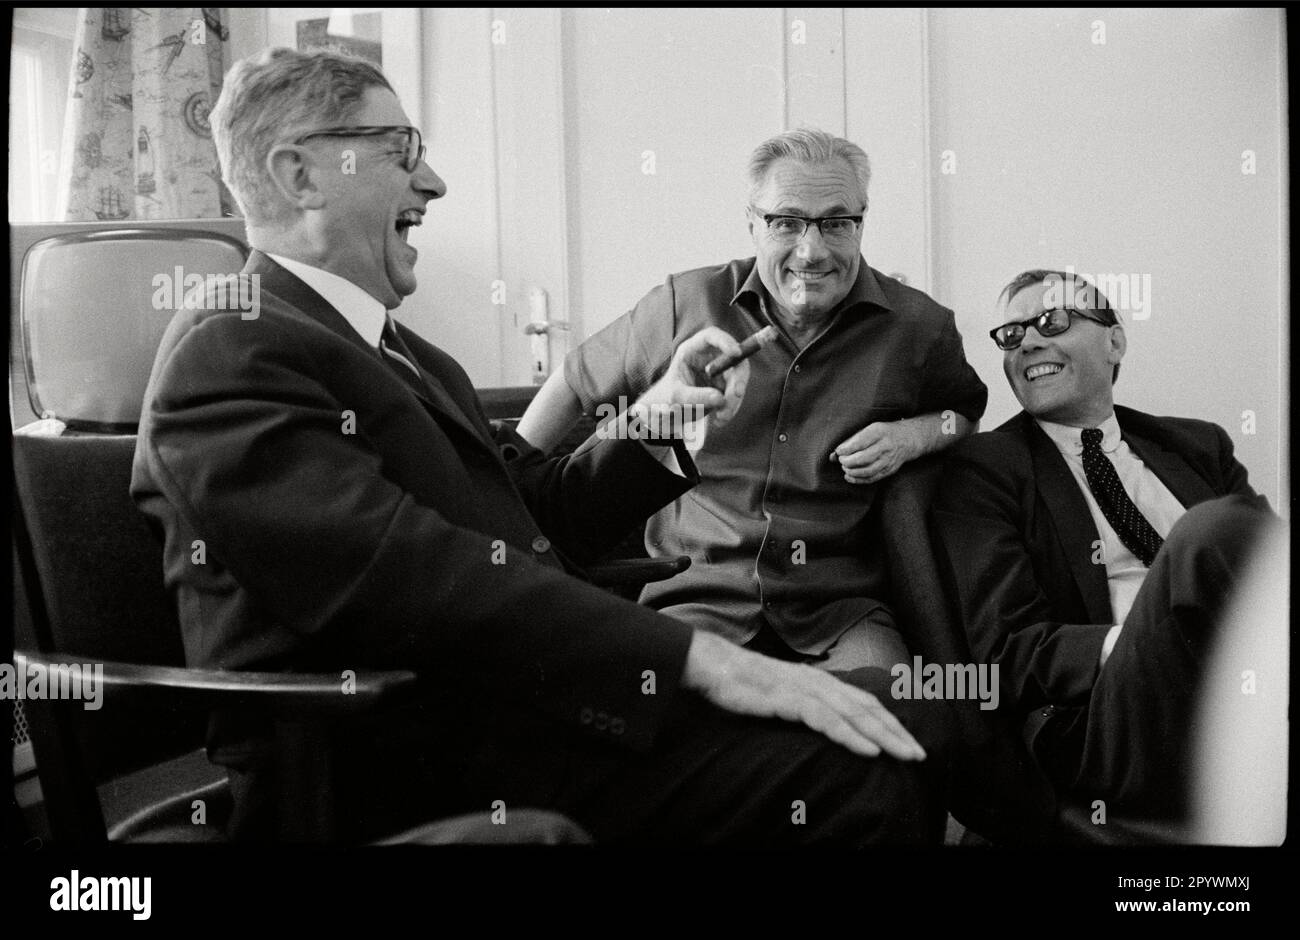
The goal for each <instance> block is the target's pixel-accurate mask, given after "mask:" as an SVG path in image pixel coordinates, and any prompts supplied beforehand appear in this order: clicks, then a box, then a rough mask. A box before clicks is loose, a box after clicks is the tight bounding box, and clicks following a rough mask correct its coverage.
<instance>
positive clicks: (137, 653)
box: [13, 435, 205, 781]
mask: <svg viewBox="0 0 1300 940" xmlns="http://www.w3.org/2000/svg"><path fill="white" fill-rule="evenodd" d="M13 446H14V499H15V507H14V530H15V531H14V535H15V542H16V547H17V549H18V561H19V566H20V569H21V570H22V572H23V575H24V578H25V582H26V583H25V587H26V593H27V600H28V603H29V609H30V611H31V618H30V631H31V635H30V636H22V635H20V636H18V637H17V638H16V639H17V640H18V645H19V647H21V648H29V649H34V650H35V651H38V652H41V653H45V654H48V655H58V656H60V657H63V658H65V659H66V661H67V662H70V663H87V664H90V663H94V662H102V661H105V660H108V661H117V662H128V663H143V664H151V665H161V666H183V665H184V664H185V656H184V651H183V648H182V645H181V632H180V626H179V623H178V621H177V616H176V611H175V608H174V605H173V604H172V602H171V599H170V598H169V596H168V594H167V592H166V590H165V588H164V585H163V577H162V571H163V566H162V547H161V545H160V544H159V542H158V540H157V539H155V537H154V534H153V533H152V532H151V531H150V529H149V525H148V522H147V521H146V519H145V517H144V516H143V515H142V514H141V513H140V512H139V511H138V510H137V509H136V507H135V504H134V502H133V501H132V499H131V495H130V493H129V491H128V486H129V483H130V479H131V462H132V456H133V454H134V452H135V436H134V435H117V436H99V435H88V436H71V437H34V436H26V435H15V436H14V438H13ZM19 622H20V624H21V623H22V620H21V619H20V621H19ZM20 629H25V628H23V627H21V626H20ZM33 704H34V703H33ZM77 717H78V721H77V726H78V727H77V732H76V733H77V735H78V737H79V739H80V747H81V751H82V753H83V754H84V755H85V758H86V762H87V764H88V770H89V772H90V774H91V776H92V777H93V779H95V780H97V781H100V780H106V779H109V778H111V777H114V776H117V775H119V774H121V773H125V772H127V771H129V770H133V769H135V768H137V767H141V766H145V765H146V764H150V763H154V762H156V761H158V760H162V759H166V758H169V757H173V756H175V755H178V754H182V753H185V752H186V751H189V750H193V749H195V748H197V747H200V746H201V745H202V743H203V734H204V726H205V721H204V717H203V716H202V715H199V714H197V713H184V714H181V713H177V714H159V713H157V711H156V710H154V711H146V710H145V709H143V708H141V709H135V708H133V707H132V706H131V705H130V703H128V702H124V703H122V704H119V705H117V706H115V707H114V708H112V709H104V710H102V711H99V712H87V713H86V714H85V715H78V716H77ZM142 725H145V726H147V729H148V730H147V732H145V733H142ZM37 760H38V761H40V760H41V757H40V754H39V753H38V754H37Z"/></svg>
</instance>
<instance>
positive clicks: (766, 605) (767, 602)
mask: <svg viewBox="0 0 1300 940" xmlns="http://www.w3.org/2000/svg"><path fill="white" fill-rule="evenodd" d="M763 606H764V607H768V608H770V607H771V606H772V602H771V601H763Z"/></svg>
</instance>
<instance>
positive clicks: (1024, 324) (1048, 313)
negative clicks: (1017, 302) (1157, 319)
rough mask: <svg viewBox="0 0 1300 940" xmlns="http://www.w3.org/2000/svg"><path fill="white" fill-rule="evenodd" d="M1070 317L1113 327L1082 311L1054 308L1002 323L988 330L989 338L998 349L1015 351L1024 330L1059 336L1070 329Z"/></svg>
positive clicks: (1069, 308)
mask: <svg viewBox="0 0 1300 940" xmlns="http://www.w3.org/2000/svg"><path fill="white" fill-rule="evenodd" d="M1071 317H1083V319H1085V320H1091V321H1092V322H1093V323H1099V324H1101V325H1102V326H1115V324H1114V323H1107V322H1106V321H1105V320H1102V319H1100V318H1099V317H1096V316H1093V315H1092V314H1090V313H1084V312H1083V311H1082V310H1075V309H1074V308H1073V307H1054V308H1052V309H1051V310H1044V311H1043V312H1042V313H1040V314H1039V315H1038V316H1036V317H1030V318H1029V319H1028V320H1021V321H1020V322H1019V323H1003V324H1002V325H1001V326H999V327H996V328H994V329H992V330H989V336H992V337H993V342H995V343H997V344H998V349H1003V350H1009V349H1015V348H1017V347H1018V346H1019V345H1020V344H1021V343H1022V342H1023V341H1024V338H1025V330H1026V329H1028V328H1029V327H1031V326H1032V327H1033V328H1034V329H1036V330H1038V335H1040V336H1060V335H1061V334H1062V333H1064V332H1065V331H1066V330H1068V329H1069V328H1070V322H1071V321H1070V318H1071Z"/></svg>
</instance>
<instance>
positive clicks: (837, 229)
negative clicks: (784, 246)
mask: <svg viewBox="0 0 1300 940" xmlns="http://www.w3.org/2000/svg"><path fill="white" fill-rule="evenodd" d="M749 208H750V210H751V211H752V212H753V213H754V214H755V215H757V216H758V217H759V218H761V219H762V220H763V222H764V223H765V224H766V225H767V232H768V234H769V235H771V236H772V237H773V238H775V239H776V240H777V241H783V242H797V241H799V239H801V238H803V236H804V233H805V232H807V231H808V226H810V225H815V226H817V231H819V232H821V234H822V238H824V239H826V240H827V241H850V240H851V239H853V237H854V236H856V235H857V233H858V227H859V226H860V225H862V220H863V218H865V216H866V210H865V209H863V210H862V212H860V213H858V214H857V215H825V216H822V217H821V218H818V219H809V218H806V217H805V216H802V215H780V214H779V213H775V212H764V211H763V210H762V209H760V208H758V206H750V207H749Z"/></svg>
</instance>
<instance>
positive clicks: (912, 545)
mask: <svg viewBox="0 0 1300 940" xmlns="http://www.w3.org/2000/svg"><path fill="white" fill-rule="evenodd" d="M942 475H943V460H942V457H941V456H934V457H925V458H922V459H920V460H914V461H912V462H911V463H908V464H906V465H905V466H904V467H903V469H902V470H900V471H899V472H898V473H896V474H895V475H894V476H893V477H891V478H889V480H888V481H887V483H886V485H885V487H884V492H883V493H881V496H880V525H881V530H882V531H881V538H882V540H883V543H884V546H885V556H886V558H887V560H888V564H889V573H890V586H891V589H892V594H891V598H892V601H893V607H894V613H895V615H896V616H897V618H898V623H899V630H900V631H901V632H902V634H903V639H904V640H905V641H906V642H907V646H908V649H910V650H911V651H912V652H913V653H918V654H920V655H921V656H922V657H923V658H924V659H925V660H926V661H927V662H934V663H968V662H972V659H971V655H970V646H969V643H968V642H967V640H966V634H965V631H964V630H963V629H962V626H961V622H960V620H959V619H958V618H957V615H956V611H955V608H954V607H953V604H952V602H951V600H950V598H949V595H948V591H947V588H946V579H945V576H944V574H943V571H942V568H941V567H940V565H941V564H942V562H941V559H942V558H943V557H944V556H943V555H942V553H940V552H939V551H937V545H936V543H935V541H934V537H933V532H932V530H931V527H930V504H931V503H932V502H933V501H934V496H935V494H936V493H937V492H938V488H939V481H940V478H941V477H942Z"/></svg>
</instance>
